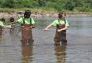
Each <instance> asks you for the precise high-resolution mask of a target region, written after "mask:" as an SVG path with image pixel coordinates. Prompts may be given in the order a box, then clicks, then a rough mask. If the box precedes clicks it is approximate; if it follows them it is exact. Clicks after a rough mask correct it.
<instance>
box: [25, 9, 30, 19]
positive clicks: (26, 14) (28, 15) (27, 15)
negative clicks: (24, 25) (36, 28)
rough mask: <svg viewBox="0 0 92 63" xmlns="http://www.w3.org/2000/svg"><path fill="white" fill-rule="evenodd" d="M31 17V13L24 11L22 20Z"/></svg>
mask: <svg viewBox="0 0 92 63" xmlns="http://www.w3.org/2000/svg"><path fill="white" fill-rule="evenodd" d="M30 15H31V11H30V10H26V11H25V13H24V18H30Z"/></svg>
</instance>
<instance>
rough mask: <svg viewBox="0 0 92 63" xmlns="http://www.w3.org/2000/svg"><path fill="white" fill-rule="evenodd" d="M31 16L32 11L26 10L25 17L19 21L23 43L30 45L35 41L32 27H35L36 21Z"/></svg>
mask: <svg viewBox="0 0 92 63" xmlns="http://www.w3.org/2000/svg"><path fill="white" fill-rule="evenodd" d="M30 16H31V11H30V10H26V11H25V13H24V17H21V18H20V19H18V23H20V24H21V29H22V42H23V44H24V45H25V44H27V45H29V44H30V43H32V42H33V37H32V28H34V24H35V21H34V19H33V18H32V17H30Z"/></svg>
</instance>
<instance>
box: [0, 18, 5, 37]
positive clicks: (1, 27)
mask: <svg viewBox="0 0 92 63" xmlns="http://www.w3.org/2000/svg"><path fill="white" fill-rule="evenodd" d="M4 21H5V20H4V19H0V36H2V31H3V27H5V25H4Z"/></svg>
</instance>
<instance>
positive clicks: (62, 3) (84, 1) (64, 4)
mask: <svg viewBox="0 0 92 63" xmlns="http://www.w3.org/2000/svg"><path fill="white" fill-rule="evenodd" d="M0 7H1V8H53V9H56V10H58V11H60V10H70V11H74V10H76V11H91V10H92V0H0Z"/></svg>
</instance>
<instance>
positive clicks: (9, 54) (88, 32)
mask: <svg viewBox="0 0 92 63" xmlns="http://www.w3.org/2000/svg"><path fill="white" fill-rule="evenodd" d="M52 20H54V19H53V18H50V19H49V18H45V19H41V20H40V21H38V20H37V27H36V28H35V29H34V30H33V38H34V43H33V44H32V45H31V46H22V45H21V41H20V40H21V33H20V32H19V31H18V29H17V28H15V30H14V31H13V32H10V30H9V29H4V30H3V33H2V35H0V63H92V29H91V28H92V24H91V23H92V17H80V16H77V17H69V18H68V20H69V21H70V28H69V30H68V31H67V40H68V44H67V46H65V47H62V46H61V45H58V46H56V45H54V41H53V38H54V34H55V29H53V28H51V30H50V31H48V32H44V31H43V29H44V28H45V27H46V25H48V24H49V23H51V21H52ZM39 24H40V25H39Z"/></svg>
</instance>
